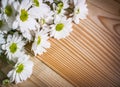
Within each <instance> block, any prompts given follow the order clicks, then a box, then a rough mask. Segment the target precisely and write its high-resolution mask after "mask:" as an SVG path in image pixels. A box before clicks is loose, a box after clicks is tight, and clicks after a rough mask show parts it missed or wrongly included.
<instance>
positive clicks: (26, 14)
mask: <svg viewBox="0 0 120 87" xmlns="http://www.w3.org/2000/svg"><path fill="white" fill-rule="evenodd" d="M20 19H21V20H22V22H25V21H26V20H27V19H28V12H27V11H26V10H25V9H22V10H21V15H20Z"/></svg>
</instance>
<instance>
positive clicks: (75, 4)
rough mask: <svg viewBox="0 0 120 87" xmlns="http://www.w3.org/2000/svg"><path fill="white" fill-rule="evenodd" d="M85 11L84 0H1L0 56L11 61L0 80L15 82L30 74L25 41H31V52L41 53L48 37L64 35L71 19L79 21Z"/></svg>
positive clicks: (31, 65)
mask: <svg viewBox="0 0 120 87" xmlns="http://www.w3.org/2000/svg"><path fill="white" fill-rule="evenodd" d="M87 14H88V9H87V5H86V0H1V6H0V59H1V60H2V61H3V60H5V61H4V62H7V63H8V64H11V65H12V69H11V70H10V71H9V72H8V74H7V75H6V76H7V79H5V80H3V81H2V83H3V84H6V83H12V82H13V83H19V82H22V81H24V80H26V79H27V78H28V77H30V75H31V74H32V68H33V62H32V61H31V60H30V59H29V55H27V53H26V50H25V45H26V44H28V43H31V44H32V45H31V51H33V52H34V55H35V56H36V55H37V54H43V53H44V52H46V49H47V48H50V42H49V41H48V39H49V38H55V39H58V40H59V39H62V38H65V37H67V36H68V35H69V34H70V32H71V31H72V22H74V23H76V24H79V21H80V19H85V18H86V15H87ZM0 73H2V71H0Z"/></svg>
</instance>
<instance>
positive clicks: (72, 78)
mask: <svg viewBox="0 0 120 87" xmlns="http://www.w3.org/2000/svg"><path fill="white" fill-rule="evenodd" d="M87 4H88V9H89V15H88V17H87V19H86V20H81V22H80V24H79V25H75V24H73V32H72V33H71V35H70V36H69V37H67V38H65V39H62V40H59V41H58V40H55V39H50V42H51V45H52V46H51V48H50V49H48V51H47V52H46V53H44V54H43V55H38V56H37V58H38V59H37V58H32V60H33V61H34V63H35V67H34V71H33V75H32V76H31V78H30V79H28V80H27V81H25V82H24V83H22V84H18V85H15V87H26V86H29V87H49V86H52V87H120V0H87ZM28 51H29V49H28ZM41 61H42V62H41Z"/></svg>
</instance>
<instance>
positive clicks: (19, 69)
mask: <svg viewBox="0 0 120 87" xmlns="http://www.w3.org/2000/svg"><path fill="white" fill-rule="evenodd" d="M32 69H33V62H32V61H30V60H29V56H28V55H25V54H24V55H22V56H19V58H18V61H17V63H16V64H15V66H14V68H13V69H12V70H11V71H10V72H9V73H8V74H7V76H8V77H9V78H10V82H15V83H20V82H22V81H25V80H27V78H29V77H30V76H31V74H32Z"/></svg>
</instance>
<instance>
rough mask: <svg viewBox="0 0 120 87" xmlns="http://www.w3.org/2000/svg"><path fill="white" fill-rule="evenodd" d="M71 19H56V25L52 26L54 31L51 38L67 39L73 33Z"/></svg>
mask: <svg viewBox="0 0 120 87" xmlns="http://www.w3.org/2000/svg"><path fill="white" fill-rule="evenodd" d="M71 21H72V20H71V19H67V18H66V17H60V16H59V17H57V18H55V21H54V25H52V26H51V27H52V30H51V32H50V36H51V37H54V38H56V39H61V38H65V37H66V36H68V35H69V33H70V32H71V31H72V23H71Z"/></svg>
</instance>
